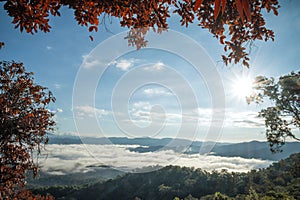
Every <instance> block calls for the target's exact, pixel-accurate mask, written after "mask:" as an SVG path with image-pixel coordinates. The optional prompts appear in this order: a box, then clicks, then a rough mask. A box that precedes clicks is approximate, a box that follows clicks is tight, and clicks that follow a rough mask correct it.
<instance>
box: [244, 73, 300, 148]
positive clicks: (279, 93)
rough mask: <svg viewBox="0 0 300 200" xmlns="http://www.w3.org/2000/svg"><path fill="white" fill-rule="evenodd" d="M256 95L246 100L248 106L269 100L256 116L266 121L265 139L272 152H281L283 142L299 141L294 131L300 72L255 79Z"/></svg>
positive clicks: (299, 118)
mask: <svg viewBox="0 0 300 200" xmlns="http://www.w3.org/2000/svg"><path fill="white" fill-rule="evenodd" d="M254 86H255V87H254V88H255V93H253V94H252V95H251V96H250V97H247V101H248V103H250V102H256V103H262V102H263V101H264V100H265V99H268V100H269V101H270V102H271V104H272V106H269V107H267V108H264V109H262V110H261V111H260V112H259V116H260V117H263V118H264V119H265V126H266V137H267V140H268V141H269V143H270V147H271V150H272V151H273V152H276V151H281V148H280V147H281V146H282V145H284V144H285V141H286V138H292V139H294V140H297V141H300V138H299V137H297V136H296V135H295V131H297V130H298V131H299V129H300V71H299V72H297V73H295V72H291V73H290V74H288V75H284V76H281V77H280V78H279V79H278V81H276V80H275V79H274V78H273V77H271V78H267V77H263V76H258V77H256V79H255V82H254Z"/></svg>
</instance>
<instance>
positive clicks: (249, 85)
mask: <svg viewBox="0 0 300 200" xmlns="http://www.w3.org/2000/svg"><path fill="white" fill-rule="evenodd" d="M252 92H253V80H252V79H250V78H249V77H237V78H236V79H235V80H234V81H233V84H232V93H233V94H234V95H235V96H237V97H240V98H245V97H247V96H250V95H251V94H252Z"/></svg>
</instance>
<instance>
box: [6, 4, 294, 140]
mask: <svg viewBox="0 0 300 200" xmlns="http://www.w3.org/2000/svg"><path fill="white" fill-rule="evenodd" d="M281 5H282V8H281V9H280V10H279V16H278V17H275V16H273V15H272V14H266V15H265V16H266V19H267V27H269V28H270V29H272V30H274V32H275V42H271V41H269V42H267V43H265V42H259V41H257V42H255V43H254V44H255V46H253V51H252V53H251V55H250V56H251V61H250V69H246V68H244V67H242V66H241V65H231V66H228V67H226V66H224V65H223V64H222V63H221V62H219V61H220V60H221V54H222V53H223V47H222V46H221V45H220V44H219V43H218V41H217V40H216V39H215V38H213V37H212V35H210V34H209V33H208V32H207V31H206V30H203V29H201V28H199V27H197V26H196V25H192V26H190V27H189V28H185V27H181V26H180V25H179V19H178V18H177V17H173V18H171V19H170V20H169V25H170V31H169V32H168V33H163V35H161V36H160V35H157V34H151V33H150V34H149V36H148V37H149V45H148V46H147V48H145V49H142V50H139V51H136V50H135V48H132V47H130V48H129V47H127V41H126V40H123V39H122V38H123V35H124V34H125V33H126V32H125V33H124V31H127V29H124V28H120V26H119V23H118V20H112V24H108V25H107V28H108V29H109V30H110V31H109V32H108V31H106V30H105V28H104V27H100V30H99V32H98V33H93V34H92V35H93V37H94V41H93V42H91V41H90V39H89V37H88V36H89V34H90V33H89V32H88V31H87V29H86V28H84V27H79V26H78V25H77V24H76V22H75V20H73V16H72V11H70V10H68V9H66V8H64V9H62V12H61V13H62V17H53V18H51V22H50V24H51V26H52V30H51V32H50V33H47V34H45V33H37V34H35V35H30V34H26V33H22V34H21V33H20V32H19V30H15V29H14V28H13V27H14V26H13V25H12V24H11V23H10V22H11V21H12V19H11V18H9V17H8V16H6V15H5V13H4V11H3V4H1V12H0V13H1V20H0V23H1V28H0V29H1V41H4V42H5V43H6V45H5V47H4V49H2V50H1V51H0V58H1V60H15V61H21V62H23V63H24V65H25V66H26V67H27V69H28V71H33V72H34V73H35V80H36V82H37V83H38V84H41V85H43V86H46V87H48V88H49V89H50V90H51V91H53V93H54V95H55V97H56V99H57V101H56V103H55V104H53V105H51V107H50V109H51V110H55V111H56V121H57V128H56V134H78V133H79V134H80V135H81V136H90V135H93V136H105V137H109V136H126V137H128V136H131V137H142V136H151V137H159V138H161V137H185V138H189V139H195V138H196V139H200V140H208V139H217V140H219V141H230V142H238V141H249V140H265V137H264V133H263V132H264V127H263V121H262V120H261V119H258V118H257V117H256V114H257V111H258V110H259V109H260V108H262V107H261V106H258V105H250V106H249V105H247V104H246V102H245V101H244V99H243V98H241V97H240V96H238V95H237V94H236V92H235V91H234V89H233V88H234V85H236V84H237V79H238V78H239V77H244V76H250V77H251V78H253V77H255V76H257V75H266V76H274V77H278V76H280V75H282V74H286V73H289V72H290V71H293V70H294V71H296V70H299V69H300V67H299V59H298V57H299V53H300V47H299V44H300V39H299V35H300V12H299V6H300V2H299V1H297V0H291V1H282V4H281ZM158 41H159V42H158ZM193 45H195V46H193ZM198 47H199V49H198V50H197V51H195V48H198ZM174 49H176V50H174ZM173 50H174V51H173ZM176 52H177V53H176ZM178 52H181V53H178ZM199 52H200V53H199ZM185 55H186V56H185ZM189 55H190V57H189ZM187 58H188V59H187ZM195 65H197V67H196V68H195ZM197 69H198V71H197ZM199 69H200V73H199ZM74 93H75V94H74ZM89 95H90V97H89ZM222 95H224V96H222ZM223 104H224V105H223ZM223 112H224V119H223V116H222V113H223ZM213 113H215V116H216V118H213ZM220 113H221V114H220ZM151 117H152V118H151ZM220 120H221V121H222V123H220ZM221 124H223V126H222V127H219V129H218V128H216V127H218V126H220V125H221ZM76 125H77V128H76ZM209 130H210V131H209Z"/></svg>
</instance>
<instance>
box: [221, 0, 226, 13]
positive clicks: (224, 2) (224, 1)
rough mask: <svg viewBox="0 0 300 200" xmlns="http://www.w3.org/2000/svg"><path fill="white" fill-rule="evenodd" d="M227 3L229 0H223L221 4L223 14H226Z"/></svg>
mask: <svg viewBox="0 0 300 200" xmlns="http://www.w3.org/2000/svg"><path fill="white" fill-rule="evenodd" d="M226 3H227V0H222V2H221V4H222V14H224V12H225V8H226Z"/></svg>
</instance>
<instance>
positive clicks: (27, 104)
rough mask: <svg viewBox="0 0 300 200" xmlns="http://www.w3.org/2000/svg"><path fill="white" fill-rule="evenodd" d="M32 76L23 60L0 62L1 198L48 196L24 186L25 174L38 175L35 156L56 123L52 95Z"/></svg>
mask: <svg viewBox="0 0 300 200" xmlns="http://www.w3.org/2000/svg"><path fill="white" fill-rule="evenodd" d="M32 75H33V73H28V72H26V71H25V68H24V66H23V64H22V63H16V62H14V61H12V62H3V61H2V62H0V130H1V133H0V199H34V198H35V199H43V198H45V199H51V197H41V196H34V195H32V194H31V193H30V192H29V191H27V190H25V189H24V186H25V173H26V172H29V171H32V172H33V174H34V175H36V174H37V171H38V166H37V163H36V162H35V160H34V159H35V158H36V156H37V155H38V154H39V153H40V150H41V148H42V147H43V144H46V143H47V141H48V139H47V132H48V131H51V130H52V129H53V126H54V124H55V123H54V121H53V119H52V117H53V113H52V112H50V111H49V110H48V109H47V105H48V104H49V103H50V102H52V101H55V98H54V97H53V95H52V93H51V92H50V91H48V90H47V88H45V87H42V86H40V85H37V84H35V83H34V80H33V76H32Z"/></svg>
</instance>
